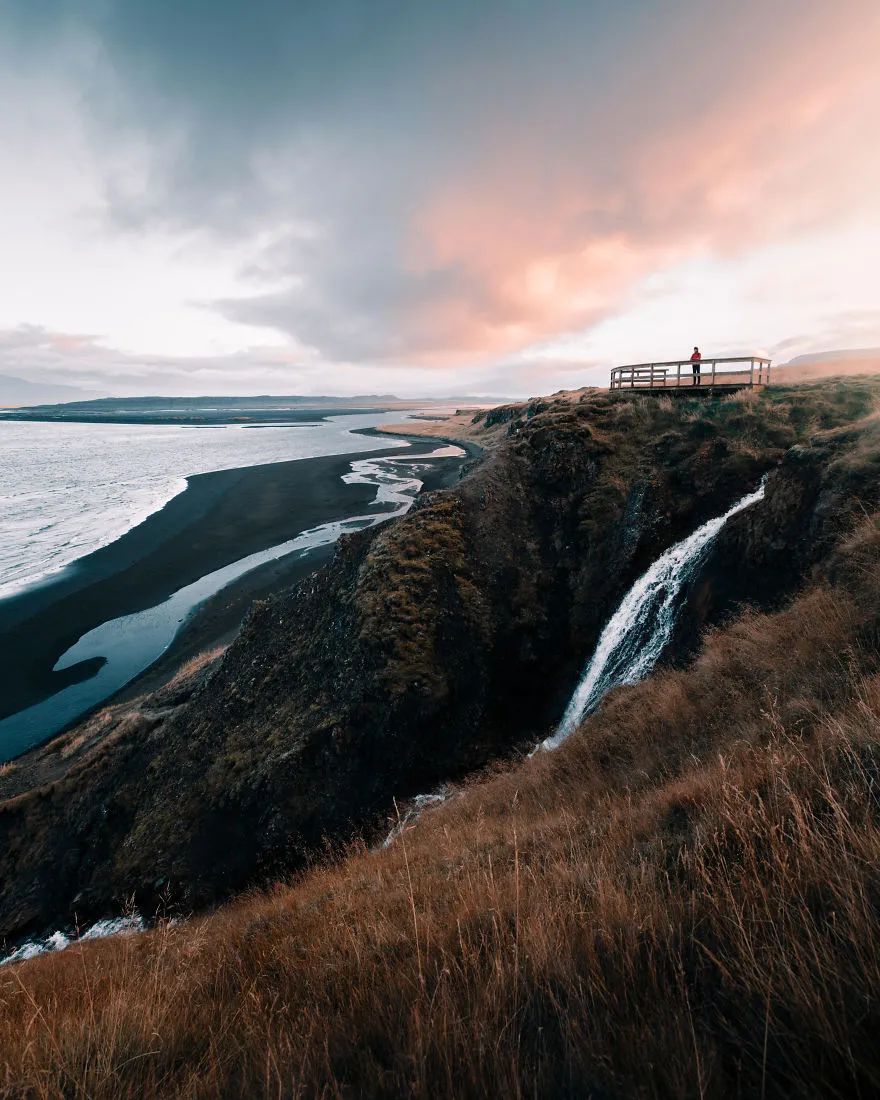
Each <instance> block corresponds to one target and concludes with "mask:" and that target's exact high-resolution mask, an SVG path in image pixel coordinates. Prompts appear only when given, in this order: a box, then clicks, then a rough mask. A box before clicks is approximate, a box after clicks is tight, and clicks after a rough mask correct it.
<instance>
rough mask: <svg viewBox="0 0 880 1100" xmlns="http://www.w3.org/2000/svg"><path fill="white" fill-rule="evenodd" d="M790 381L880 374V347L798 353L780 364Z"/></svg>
mask: <svg viewBox="0 0 880 1100" xmlns="http://www.w3.org/2000/svg"><path fill="white" fill-rule="evenodd" d="M780 369H781V370H782V371H784V372H785V378H786V379H788V380H789V381H807V380H809V379H811V378H827V377H829V376H831V375H853V374H880V348H849V349H846V350H843V351H818V352H812V353H811V354H809V355H798V356H797V357H796V358H795V359H792V360H791V361H790V362H789V363H782V364H780Z"/></svg>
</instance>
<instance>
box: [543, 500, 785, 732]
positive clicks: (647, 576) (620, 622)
mask: <svg viewBox="0 0 880 1100" xmlns="http://www.w3.org/2000/svg"><path fill="white" fill-rule="evenodd" d="M765 480H766V479H764V480H762V481H761V484H760V485H759V486H758V488H757V489H756V490H755V491H754V492H753V493H749V494H748V495H747V496H744V497H743V498H742V500H739V501H737V503H736V504H734V506H733V507H732V508H731V509H730V510H729V511H727V512H725V513H724V515H723V516H718V517H717V518H716V519H710V520H709V521H708V522H707V523H704V524H703V526H702V527H698V528H697V530H696V531H694V533H693V534H692V535H690V536H688V538H686V539H683V540H682V541H681V542H677V543H676V544H675V545H674V546H670V548H669V549H668V550H666V551H665V552H664V553H663V554H661V555H660V557H659V558H658V559H657V560H656V561H655V562H654V564H653V565H652V566H651V567H650V569H648V570H647V571H646V572H645V573H643V574H642V575H641V577H639V579H638V580H637V581H636V583H635V584H634V585H633V586H632V588H631V589H630V590H629V592H627V594H626V595H625V596H624V598H623V601H622V602H621V604H620V606H619V607H618V609H617V610H616V611H615V612H614V614H613V615H612V616H611V618H610V619H609V620H608V623H607V625H606V627H605V629H604V630H603V631H602V635H601V637H600V638H599V644H598V645H597V646H596V650H595V652H594V653H593V656H592V657H591V658H590V660H589V662H588V663H587V667H586V668H585V669H584V673H583V676H582V677H581V679H580V682H579V684H578V686H577V688H576V689H575V692H574V694H573V695H572V697H571V700H570V702H569V704H568V707H567V708H566V710H565V714H564V715H563V717H562V721H561V722H560V723H559V726H558V728H557V730H556V732H555V733H554V734H553V736H552V737H548V738H547V739H546V741H542V742H541V745H540V746H539V747H540V748H542V749H555V748H557V747H558V746H559V745H561V744H562V742H563V741H564V740H565V739H566V738H567V737H568V736H569V735H570V734H571V733H573V732H574V730H575V729H577V727H578V725H579V724H580V722H581V721H582V720H583V719H584V718H585V717H586V716H587V715H588V714H592V712H593V711H594V710H595V709H596V707H597V706H598V705H599V703H600V701H601V700H602V697H603V696H604V695H605V694H606V692H608V691H610V690H611V688H614V687H618V686H620V685H621V684H635V683H638V681H639V680H643V679H644V678H645V677H646V676H647V675H648V673H649V672H650V671H651V670H652V669H653V667H654V665H656V663H657V661H658V660H659V659H660V656H661V655H662V653H663V650H664V649H665V648H666V645H667V643H668V642H669V639H670V638H671V637H672V630H673V627H674V626H675V620H676V618H677V616H678V611H679V607H680V605H681V596H682V592H683V591H684V588H685V585H686V584H687V582H688V581H689V580H690V578H691V577H693V575H694V573H695V571H696V569H697V567H698V565H699V564H700V562H701V561H702V559H703V557H704V556H705V553H706V551H707V549H708V548H709V546H710V544H711V543H712V541H713V540H714V538H715V537H716V535H717V534H718V532H719V531H720V530H721V528H722V527H723V526H724V525H725V523H727V521H728V520H729V519H730V517H731V516H735V515H736V514H737V512H742V511H743V510H744V509H745V508H749V507H751V505H753V504H755V503H756V502H757V501H759V500H761V499H762V498H763V496H764V481H765Z"/></svg>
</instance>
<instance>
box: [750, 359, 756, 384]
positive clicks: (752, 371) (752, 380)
mask: <svg viewBox="0 0 880 1100" xmlns="http://www.w3.org/2000/svg"><path fill="white" fill-rule="evenodd" d="M754 384H755V360H754V359H750V360H749V389H751V388H752V386H754Z"/></svg>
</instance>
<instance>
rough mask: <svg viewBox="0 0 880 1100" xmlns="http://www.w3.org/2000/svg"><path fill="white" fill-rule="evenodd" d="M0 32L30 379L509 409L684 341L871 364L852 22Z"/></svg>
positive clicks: (535, 17)
mask: <svg viewBox="0 0 880 1100" xmlns="http://www.w3.org/2000/svg"><path fill="white" fill-rule="evenodd" d="M37 9H39V10H37ZM0 20H2V23H0V25H2V26H3V29H4V30H5V31H6V32H7V33H6V35H5V36H4V39H5V41H6V47H5V55H6V56H5V57H4V58H3V60H5V61H6V62H7V65H6V71H7V77H6V78H5V79H7V80H10V81H17V84H16V89H17V95H18V97H19V101H21V99H22V98H23V97H27V99H28V101H29V102H30V104H31V114H32V120H31V123H30V125H28V123H27V120H25V123H24V124H21V123H19V124H18V125H17V128H16V131H15V133H14V134H12V135H11V137H10V140H11V141H13V143H14V144H15V145H16V146H17V147H18V148H19V149H20V150H21V154H22V155H21V157H20V158H19V164H20V165H23V166H24V168H22V169H21V173H20V175H19V177H18V178H17V179H16V177H15V174H13V176H12V177H11V180H10V181H6V183H5V184H4V185H0V207H2V210H3V211H5V213H6V216H7V217H8V218H10V219H17V221H18V222H19V223H21V224H23V225H25V226H30V225H39V226H40V227H41V229H40V232H41V233H42V232H43V229H44V227H45V222H46V220H47V219H46V216H45V215H46V211H47V210H48V211H50V212H53V211H54V212H55V216H56V221H57V224H58V227H59V229H60V232H59V233H58V234H56V236H55V237H51V235H46V243H45V245H44V246H42V251H41V252H40V255H39V257H38V262H39V264H41V265H42V270H43V271H45V270H46V269H47V268H48V267H49V266H50V265H51V266H52V267H53V269H54V270H57V271H61V272H63V273H64V277H63V278H62V277H60V276H59V278H58V280H57V282H53V281H52V280H51V279H50V280H48V281H47V280H45V279H44V280H43V283H42V289H41V283H40V278H39V272H37V273H35V274H34V277H33V279H32V283H33V286H32V289H30V290H28V289H27V288H28V287H29V286H30V283H28V281H27V280H26V279H25V280H24V284H25V289H24V290H22V292H21V295H20V300H18V301H16V306H15V308H16V309H17V313H16V314H15V315H13V314H12V313H11V312H10V310H11V308H12V307H11V306H10V307H8V308H7V310H6V312H5V313H4V312H3V307H2V306H0V324H2V325H4V326H5V327H6V329H7V340H13V341H14V340H20V341H24V344H22V345H21V346H20V347H19V350H18V354H19V356H20V361H21V363H23V364H25V366H28V365H29V366H28V369H30V370H32V371H43V372H48V373H52V372H55V374H54V376H55V377H56V378H57V379H58V380H61V379H60V373H64V374H65V375H68V374H70V375H71V376H72V375H76V377H78V378H81V379H83V380H84V382H85V381H87V382H88V384H90V385H94V384H95V380H96V379H98V378H99V377H103V378H105V379H107V381H108V383H109V384H110V385H112V386H113V387H114V388H116V389H119V390H122V389H125V390H126V391H128V390H129V387H131V386H137V385H141V386H143V387H145V388H153V389H156V390H160V389H162V388H164V387H172V388H173V389H174V390H176V391H177V392H179V387H180V386H182V385H188V384H189V381H190V380H193V383H194V380H195V379H199V380H201V379H204V381H205V382H206V383H207V382H210V383H211V384H212V385H213V384H214V383H215V382H217V384H218V385H219V384H220V383H222V382H223V380H224V379H226V380H227V385H225V386H221V388H224V389H229V388H230V384H234V385H235V391H236V392H244V390H243V389H242V385H245V386H251V387H256V388H270V387H271V388H276V387H279V386H280V389H283V390H288V391H289V390H291V389H292V388H294V385H293V384H294V383H296V385H297V386H299V387H300V388H307V389H311V390H312V391H314V389H315V388H316V386H315V383H316V382H318V381H322V382H323V386H318V387H317V388H319V389H320V388H325V389H326V388H328V386H327V381H328V379H329V380H330V381H331V382H332V383H333V384H334V385H335V386H336V387H337V388H349V387H350V388H354V389H356V390H363V389H365V388H386V387H387V385H388V384H389V382H395V380H396V383H395V385H394V386H393V388H397V389H406V390H409V391H410V392H418V391H419V390H423V391H427V390H433V391H434V392H437V390H438V387H439V388H442V387H443V385H444V384H447V383H448V384H449V385H450V386H452V385H455V386H456V387H457V388H461V386H462V385H468V384H473V385H474V386H481V385H486V384H488V383H489V382H491V383H493V388H496V389H497V388H498V381H499V380H501V381H503V380H504V379H505V378H507V379H509V380H510V382H511V385H516V386H526V385H528V386H529V388H532V385H529V384H534V389H540V388H541V385H540V382H541V372H542V371H543V372H544V373H545V375H546V380H547V382H548V384H552V383H553V382H558V381H559V379H561V378H568V377H569V375H570V373H571V372H570V371H569V370H568V369H567V364H568V363H569V362H571V361H574V362H575V364H577V362H579V361H582V362H584V363H588V362H592V361H604V360H606V359H608V358H610V359H612V360H613V359H621V358H628V357H630V356H633V357H641V355H642V354H644V355H650V354H664V355H672V354H674V353H675V352H676V349H677V347H678V346H679V345H681V346H688V345H690V344H692V343H693V342H694V341H695V340H699V342H700V343H702V344H706V343H709V342H710V341H711V340H713V339H715V340H718V341H719V342H726V343H728V344H731V343H734V342H735V341H736V340H737V339H740V340H742V341H744V342H745V341H751V342H752V346H754V344H755V343H756V342H757V343H758V344H760V348H759V350H763V349H764V348H766V347H769V346H771V345H775V344H781V343H782V342H784V341H785V340H791V339H794V340H796V341H800V342H799V343H796V344H795V345H794V346H795V348H796V350H809V348H810V346H811V342H814V341H815V340H817V339H820V338H822V334H823V332H826V331H829V330H832V331H835V332H837V333H838V335H840V331H843V333H844V335H843V337H842V339H843V341H844V343H845V342H846V340H847V339H848V338H853V339H854V338H856V332H857V333H858V338H859V341H860V342H862V343H865V342H867V343H873V342H880V318H878V317H877V316H876V314H875V315H874V316H873V317H869V318H868V319H867V321H866V314H870V313H871V306H870V302H869V301H868V300H867V297H868V294H867V291H866V290H865V287H864V285H863V283H864V279H863V275H862V273H863V270H864V266H865V257H866V256H867V255H868V251H869V244H870V246H871V247H873V242H874V240H875V237H876V235H877V234H878V232H880V210H878V199H877V195H878V194H880V151H878V146H877V142H876V134H877V133H878V132H880V130H878V126H880V77H878V70H877V65H876V56H877V50H878V45H880V9H878V8H877V6H876V4H873V3H870V2H862V0H848V2H847V3H844V4H842V5H835V6H833V8H832V6H831V5H828V4H825V3H821V2H818V0H816V2H814V0H764V2H761V3H758V2H757V0H744V2H743V3H740V4H737V5H729V4H726V3H720V2H712V0H710V2H708V3H705V2H697V0H676V2H672V3H660V2H659V0H658V2H656V3H651V2H649V3H638V4H636V3H632V4H629V3H622V4H621V3H611V2H610V0H609V2H602V0H593V2H589V3H581V4H571V3H568V2H566V0H550V2H542V3H538V2H537V0H506V2H502V0H490V2H486V3H481V4H473V3H467V2H463V0H461V2H459V0H452V2H447V3H444V4H442V5H434V4H430V5H429V4H424V5H423V4H413V3H403V2H397V3H394V2H390V0H373V2H370V3H365V2H363V0H360V2H355V0H331V2H324V3H311V2H301V3H297V4H295V5H294V4H290V3H288V2H282V0H254V2H252V3H249V4H241V3H239V2H234V0H214V2H211V3H208V2H207V0H189V2H188V3H186V4H178V3H171V2H170V0H152V2H151V3H150V4H143V3H140V2H137V0H92V2H85V3H84V2H83V0H77V2H74V0H52V2H51V3H44V4H41V5H33V4H30V3H24V2H21V3H19V2H18V0H13V2H12V3H9V2H7V4H6V5H5V6H4V8H3V9H2V14H0ZM60 104H64V106H63V107H62V106H60ZM26 114H27V112H26ZM7 125H9V124H7ZM60 173H65V175H66V176H67V177H68V178H69V183H70V186H69V187H68V188H67V194H66V195H62V196H61V198H59V194H58V189H59V187H60V188H61V189H62V190H64V186H63V185H64V178H63V177H61V176H60ZM48 175H51V176H52V177H53V178H52V180H51V186H48V187H47V183H46V180H47V176H48ZM35 180H36V181H37V186H35V185H34V181H35ZM3 186H5V187H6V189H7V192H8V191H10V189H11V188H12V187H13V186H14V187H15V188H16V190H15V193H14V194H4V193H3V190H2V187H3ZM62 200H63V201H62ZM0 217H2V215H0ZM41 219H42V220H41ZM13 228H14V227H13ZM34 236H35V234H34V233H30V234H29V235H28V240H32V239H34ZM39 239H40V240H43V237H42V236H40V238H39ZM53 241H61V242H62V243H60V244H54V243H53ZM64 242H67V243H66V244H64ZM841 242H844V243H846V248H847V249H848V250H849V251H846V250H845V249H844V247H843V244H842V243H841ZM860 242H861V243H860ZM27 247H28V243H27V240H24V243H23V244H22V246H21V249H20V250H19V251H18V252H17V253H16V263H17V265H18V266H17V271H18V273H19V278H20V277H21V276H20V273H21V269H22V264H23V262H24V261H23V259H22V257H26V256H27ZM53 248H56V249H57V250H58V255H59V256H60V257H61V258H60V260H59V261H58V262H56V263H54V264H53V263H52V257H53ZM65 249H66V251H65ZM786 249H787V250H789V251H788V253H787V255H788V256H789V260H790V266H789V267H788V268H786V264H785V250H786ZM779 250H782V253H783V255H782V258H781V260H780V259H779V258H778V257H777V258H775V259H774V255H775V253H778V252H779ZM62 253H63V255H62ZM73 255H78V256H79V259H80V264H79V267H78V266H77V263H76V262H75V261H74V260H72V259H71V256H73ZM35 266H36V265H35ZM695 272H696V273H697V274H696V276H695V275H694V273H695ZM10 274H12V273H10ZM771 274H772V278H771ZM762 280H764V285H762ZM77 283H82V284H83V289H82V291H81V294H80V299H81V300H78V299H77V296H76V293H75V290H74V291H72V290H71V289H70V288H72V287H75V285H76V284H77ZM125 284H129V285H130V286H131V288H132V292H131V293H129V294H126V295H124V294H123V292H122V290H121V289H120V288H121V287H122V286H124V285H125ZM41 294H42V298H41ZM768 295H769V301H770V302H772V303H773V304H774V305H775V306H776V311H775V315H776V318H777V319H775V320H774V317H773V316H768V315H767V314H766V312H765V311H764V309H763V307H764V306H765V305H766V303H767V302H768ZM102 297H105V299H106V304H105V307H104V308H103V310H102V308H101V298H102ZM74 300H75V303H74ZM65 302H66V305H65ZM74 304H75V305H76V308H74ZM725 309H726V313H725ZM810 311H811V312H812V316H811V315H809V313H810ZM847 312H851V313H852V314H853V317H854V318H855V321H854V326H855V327H853V329H852V337H849V336H848V335H847V333H848V331H849V330H848V329H847V328H846V325H845V324H844V322H843V318H844V315H845V314H846V313H847ZM731 314H732V315H734V316H733V317H732V319H731V316H730V315H731ZM672 315H675V318H676V320H675V324H674V325H672V324H671V323H670V322H669V320H668V318H669V317H670V316H672ZM688 316H690V318H691V320H690V322H689V321H688ZM823 318H824V320H823ZM832 319H836V320H833V321H832ZM707 320H711V322H712V329H711V331H709V332H706V331H704V330H703V329H702V325H703V323H705V322H706V321H707ZM23 324H30V325H32V326H37V327H36V328H31V329H28V328H24V329H23V328H21V326H22V325H23ZM835 325H837V326H838V327H837V328H835V327H834V326H835ZM841 325H842V326H843V329H842V330H841V329H840V326H841ZM698 328H699V329H700V331H699V332H696V333H695V332H694V330H695V329H698ZM57 330H63V331H66V332H71V333H74V334H76V333H77V332H91V333H95V334H97V335H96V336H94V337H93V338H92V339H91V340H84V341H83V342H82V343H81V344H79V345H78V346H76V347H75V348H73V349H69V348H68V349H62V350H59V349H57V348H54V347H53V346H52V344H51V337H50V336H48V335H47V334H48V333H49V332H51V331H57ZM16 333H17V334H18V335H15V334H16ZM36 333H39V334H40V339H43V340H44V343H43V344H39V343H38V344H37V345H35V346H30V350H29V351H28V350H26V349H27V347H28V345H27V338H28V334H30V335H31V336H34V335H35V334H36ZM722 333H723V335H722ZM737 333H739V334H741V335H739V336H737V335H736V334H737ZM46 339H48V340H49V344H48V345H47V344H46V343H45V340H46ZM74 339H75V340H78V339H80V338H79V337H77V336H74ZM665 342H668V343H665ZM838 342H839V341H838ZM47 348H48V350H47ZM111 348H115V349H116V350H115V351H112V350H110V349H111ZM654 349H656V351H655V350H654ZM4 354H5V353H4ZM401 372H402V373H401ZM373 380H375V385H374V383H373ZM150 383H152V386H151V385H150ZM239 383H241V385H239ZM169 392H170V391H169Z"/></svg>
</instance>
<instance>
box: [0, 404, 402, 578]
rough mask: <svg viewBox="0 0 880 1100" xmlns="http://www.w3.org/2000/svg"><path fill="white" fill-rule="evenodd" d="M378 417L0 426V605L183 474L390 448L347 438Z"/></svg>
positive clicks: (182, 482)
mask: <svg viewBox="0 0 880 1100" xmlns="http://www.w3.org/2000/svg"><path fill="white" fill-rule="evenodd" d="M397 418H398V419H402V418H401V417H397ZM387 420H388V413H374V414H367V415H364V414H361V415H354V416H346V415H334V416H331V417H328V419H327V420H325V421H321V422H319V423H316V424H296V425H291V424H283V425H267V426H259V427H250V426H242V425H220V426H211V427H195V426H193V427H190V426H181V425H166V424H159V425H152V424H149V425H148V424H72V423H57V422H56V423H27V422H20V421H0V599H3V598H4V597H7V596H10V595H12V594H14V593H16V592H20V591H21V590H22V589H24V588H26V587H28V586H29V585H32V584H34V583H36V582H39V581H41V580H43V579H44V578H46V577H48V576H50V575H52V574H53V573H57V572H58V571H59V570H61V569H63V568H64V567H65V566H67V565H70V564H71V563H72V562H74V561H76V560H77V559H78V558H81V557H84V556H85V555H86V554H90V553H92V551H94V550H97V549H98V548H99V547H101V546H106V545H107V544H108V543H110V542H114V541H115V540H116V539H118V538H119V537H120V536H121V535H123V534H125V532H126V531H128V530H129V529H130V528H132V527H134V526H136V525H137V524H139V523H141V522H142V521H143V520H144V519H146V518H147V516H149V515H150V514H151V513H153V512H155V511H158V509H160V508H162V507H163V506H164V505H165V504H167V503H168V501H169V500H171V499H172V497H174V496H176V495H177V494H178V493H180V492H182V491H183V490H184V489H185V488H186V477H187V476H188V475H190V474H200V473H207V472H208V471H211V470H231V469H237V468H239V467H242V466H258V465H262V464H264V463H270V462H285V461H288V460H290V459H296V458H317V457H320V456H324V455H336V454H357V453H358V452H361V451H375V450H380V449H382V448H395V447H396V448H399V447H400V441H399V440H394V439H390V438H388V439H386V438H383V437H369V436H363V435H355V434H352V433H353V431H354V430H355V429H360V428H368V427H375V426H377V425H379V424H381V423H382V422H383V421H387Z"/></svg>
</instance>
